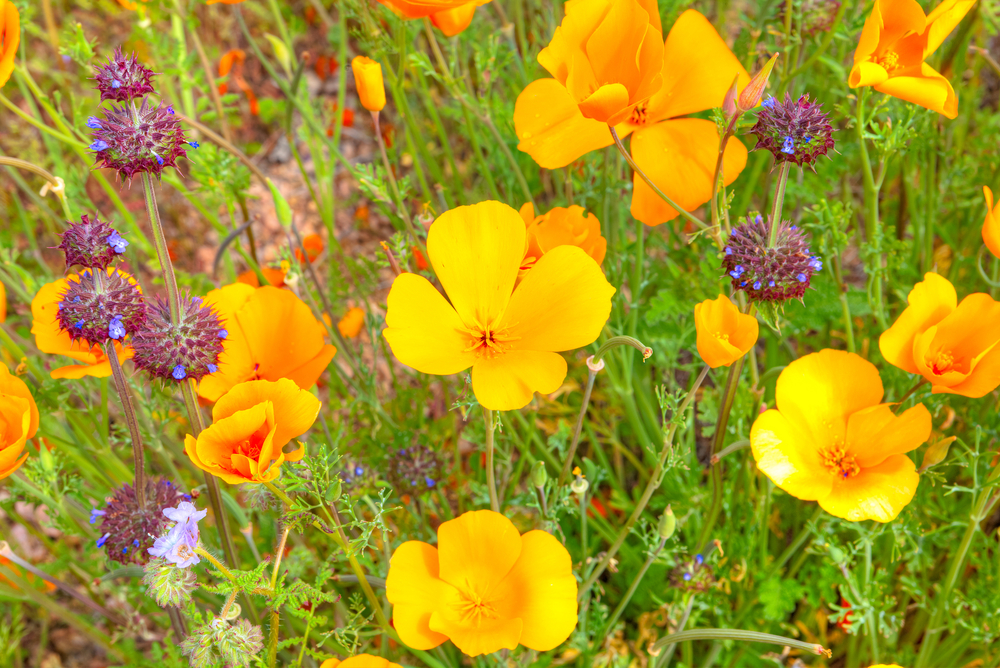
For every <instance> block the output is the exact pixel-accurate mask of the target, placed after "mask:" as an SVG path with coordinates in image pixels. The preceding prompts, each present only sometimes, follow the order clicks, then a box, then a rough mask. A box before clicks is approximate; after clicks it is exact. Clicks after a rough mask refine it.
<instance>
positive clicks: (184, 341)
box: [132, 295, 224, 381]
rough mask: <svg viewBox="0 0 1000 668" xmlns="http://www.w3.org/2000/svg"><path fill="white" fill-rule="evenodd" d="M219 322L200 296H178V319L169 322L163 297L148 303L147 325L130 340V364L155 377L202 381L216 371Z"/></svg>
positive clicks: (219, 337)
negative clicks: (131, 356) (133, 353)
mask: <svg viewBox="0 0 1000 668" xmlns="http://www.w3.org/2000/svg"><path fill="white" fill-rule="evenodd" d="M221 331H223V330H222V323H221V322H220V321H219V316H218V314H217V313H216V312H215V311H213V310H212V309H211V308H210V307H208V306H204V305H203V304H202V300H201V298H200V297H189V296H186V295H182V296H181V303H180V317H179V319H178V322H177V323H176V324H173V323H171V322H170V306H169V304H168V303H167V302H166V301H165V300H164V299H162V298H157V300H156V302H155V303H153V304H150V306H149V314H148V318H147V320H146V326H145V327H144V328H143V329H142V330H141V331H138V332H136V333H135V334H134V336H133V337H132V347H133V348H134V349H135V357H133V362H134V363H135V366H136V368H137V369H143V370H145V371H146V372H148V373H149V375H151V376H153V377H154V378H161V379H163V380H169V381H181V380H184V379H185V378H194V379H195V380H201V378H202V376H204V375H206V374H209V373H215V372H216V371H217V370H218V364H219V354H220V353H221V352H222V341H223V338H224V337H221V336H220V334H219V333H220V332H221Z"/></svg>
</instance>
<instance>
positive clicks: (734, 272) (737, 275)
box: [729, 271, 740, 278]
mask: <svg viewBox="0 0 1000 668" xmlns="http://www.w3.org/2000/svg"><path fill="white" fill-rule="evenodd" d="M729 275H730V276H732V277H733V278H739V277H740V275H739V273H737V272H736V271H731V272H729Z"/></svg>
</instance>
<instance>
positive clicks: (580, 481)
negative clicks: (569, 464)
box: [569, 475, 590, 496]
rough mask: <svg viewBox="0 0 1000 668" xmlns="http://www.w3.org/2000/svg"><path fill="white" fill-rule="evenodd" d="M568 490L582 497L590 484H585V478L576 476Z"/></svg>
mask: <svg viewBox="0 0 1000 668" xmlns="http://www.w3.org/2000/svg"><path fill="white" fill-rule="evenodd" d="M569 488H570V489H571V490H573V491H574V492H575V493H576V494H580V495H581V496H582V495H583V494H586V493H587V490H588V489H590V483H589V482H587V479H586V478H584V477H583V476H579V475H578V476H577V477H576V479H575V480H574V481H573V482H571V483H570V484H569Z"/></svg>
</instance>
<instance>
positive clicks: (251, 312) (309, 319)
mask: <svg viewBox="0 0 1000 668" xmlns="http://www.w3.org/2000/svg"><path fill="white" fill-rule="evenodd" d="M205 305H206V306H211V307H213V308H215V310H216V311H217V312H218V313H219V319H220V320H222V322H223V323H224V324H223V326H224V327H225V328H226V331H227V336H226V339H225V341H223V344H222V345H223V350H222V354H221V355H220V356H219V370H218V371H216V372H215V373H211V374H209V375H207V376H205V377H204V378H202V379H201V382H200V383H199V384H198V394H199V395H200V396H201V397H202V398H203V399H206V400H208V401H216V400H218V399H219V397H221V396H222V395H223V394H225V393H226V392H227V391H229V390H230V389H231V388H232V387H234V386H235V385H238V384H239V383H242V382H244V381H247V380H255V379H264V380H272V381H276V380H278V379H280V378H290V379H291V380H293V381H295V384H296V385H298V386H299V387H301V388H302V389H305V390H308V389H309V388H311V387H312V386H313V385H315V384H316V380H317V379H318V378H319V376H320V374H322V373H323V370H324V369H326V367H327V365H329V364H330V360H332V359H333V356H334V355H335V354H336V353H337V349H336V348H334V347H333V346H331V345H330V344H328V343H325V342H324V340H323V335H324V334H325V333H326V328H324V327H323V324H322V323H320V321H318V320H317V319H316V318H315V317H313V314H312V311H310V310H309V307H308V306H306V305H305V303H303V301H302V300H301V299H299V298H298V297H296V296H295V295H294V294H292V293H291V292H289V291H288V290H280V289H278V288H275V287H272V286H265V287H262V288H253V287H251V286H249V285H246V284H245V283H234V284H232V285H227V286H225V287H224V288H220V289H218V290H212V291H211V292H209V293H208V294H207V295H206V296H205Z"/></svg>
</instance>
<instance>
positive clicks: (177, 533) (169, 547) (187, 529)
mask: <svg viewBox="0 0 1000 668" xmlns="http://www.w3.org/2000/svg"><path fill="white" fill-rule="evenodd" d="M163 514H164V516H165V517H166V518H167V519H169V520H171V521H173V522H176V524H174V526H172V527H171V528H170V531H168V532H167V533H166V534H164V535H163V536H160V537H159V538H157V539H156V542H155V543H153V547H151V548H149V550H148V551H149V553H150V554H151V555H153V556H154V557H162V558H164V559H166V560H167V561H169V562H171V563H173V564H174V565H176V566H179V567H180V568H188V567H189V566H194V565H195V564H197V563H198V562H200V561H201V559H200V558H199V557H198V555H197V553H195V548H197V547H198V520H200V519H202V518H203V517H205V515H207V514H208V510H198V509H197V508H195V506H194V504H193V503H188V502H187V501H181V503H180V504H179V505H178V506H177V507H176V508H164V509H163Z"/></svg>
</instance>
